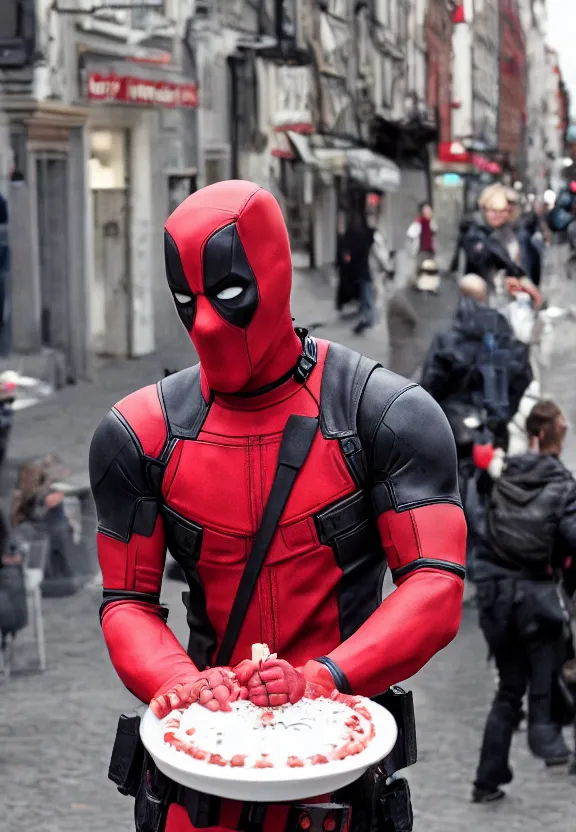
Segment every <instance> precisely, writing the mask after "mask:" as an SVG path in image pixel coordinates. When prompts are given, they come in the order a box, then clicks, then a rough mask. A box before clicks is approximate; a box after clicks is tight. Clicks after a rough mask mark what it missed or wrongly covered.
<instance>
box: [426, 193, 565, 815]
mask: <svg viewBox="0 0 576 832" xmlns="http://www.w3.org/2000/svg"><path fill="white" fill-rule="evenodd" d="M544 209H545V206H544V204H543V203H541V204H538V203H537V202H534V203H533V204H532V205H527V206H526V205H525V206H522V205H521V202H520V199H519V196H518V194H517V193H515V192H514V190H513V189H508V188H506V187H504V186H503V185H498V184H497V185H493V186H491V187H489V188H487V189H486V190H485V191H484V193H483V194H482V196H481V198H480V200H479V212H478V214H477V215H476V216H475V217H473V218H471V219H469V220H467V221H466V222H464V223H463V224H462V227H461V230H460V231H461V233H460V238H459V240H458V246H457V250H456V253H455V255H454V260H453V263H452V267H453V268H454V270H456V269H457V268H458V267H459V265H460V262H461V259H462V258H463V259H464V268H463V271H464V276H463V277H462V278H461V279H460V281H459V289H460V298H459V301H458V305H457V308H456V312H455V315H454V319H453V321H452V324H451V326H450V328H449V330H448V331H447V332H442V333H438V334H437V335H436V336H435V337H434V339H433V341H432V343H431V345H430V348H429V351H428V355H427V358H426V361H425V364H424V367H423V369H422V375H421V380H420V381H421V384H422V386H423V387H424V388H425V389H426V390H427V391H428V392H429V393H430V394H431V395H432V396H433V397H434V398H435V399H436V401H438V402H439V403H440V405H441V406H442V408H443V410H444V412H445V414H446V416H447V418H448V421H449V423H450V425H451V427H452V431H453V433H454V438H455V441H456V446H457V451H458V464H459V478H460V491H461V497H462V502H463V505H464V508H465V512H466V518H467V523H468V552H467V561H468V562H467V572H468V579H469V581H470V582H471V583H472V584H473V586H474V589H475V597H474V601H475V603H476V605H477V607H478V614H479V623H480V627H481V630H482V633H483V635H484V637H485V640H486V644H487V647H488V653H489V657H490V658H491V659H493V660H494V663H495V667H496V671H497V688H496V693H495V697H494V701H493V703H492V707H491V709H490V712H489V714H488V718H487V721H486V726H485V731H484V737H483V742H482V747H481V750H480V760H479V764H478V769H477V772H476V777H475V781H474V785H473V800H474V801H475V802H478V803H487V802H493V801H497V800H500V799H502V798H503V797H505V792H504V791H503V789H502V786H504V785H507V784H509V783H510V782H511V781H512V779H513V772H512V769H511V766H510V761H509V756H510V748H511V743H512V739H513V736H514V733H515V732H516V731H518V729H519V728H520V727H521V725H522V724H523V721H524V720H525V719H526V720H527V739H528V745H529V748H530V750H531V752H532V753H533V754H534V755H535V756H536V757H538V758H540V759H542V760H544V762H545V764H546V766H549V767H550V766H564V765H566V764H568V763H569V762H570V757H571V750H570V748H569V745H568V744H567V743H566V741H565V736H564V729H565V728H566V727H567V726H573V725H574V719H575V716H576V707H575V695H576V677H575V664H574V638H573V629H572V627H573V615H572V603H573V602H572V599H573V597H574V593H575V590H576V558H575V557H574V555H575V552H576V481H575V480H574V477H573V476H572V474H571V473H570V471H568V469H567V468H566V467H565V466H564V465H563V463H562V461H561V459H560V457H561V454H562V450H563V445H564V440H565V436H566V433H567V430H568V423H567V420H566V417H565V415H564V413H563V411H562V409H561V408H560V407H559V405H558V404H557V403H556V402H553V401H550V400H547V399H545V398H542V393H541V388H540V376H541V371H542V367H543V364H545V361H546V356H545V353H546V350H545V349H543V346H544V341H545V336H546V324H547V323H549V321H547V317H546V314H547V310H546V303H545V301H544V299H543V296H542V294H541V291H540V288H539V286H540V280H541V275H542V259H543V251H544V246H545V245H546V244H548V243H549V242H550V240H551V227H550V226H552V230H554V231H556V230H561V229H557V228H556V227H554V225H555V222H554V216H551V217H550V214H549V213H548V214H547V213H546V211H545V210H544ZM548 218H550V221H548ZM525 701H526V703H527V706H526V707H525V705H524V702H525ZM569 771H570V773H571V774H576V765H575V763H574V761H572V763H571V766H570V768H569Z"/></svg>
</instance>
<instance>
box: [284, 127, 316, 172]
mask: <svg viewBox="0 0 576 832" xmlns="http://www.w3.org/2000/svg"><path fill="white" fill-rule="evenodd" d="M286 135H287V136H288V138H289V139H290V141H291V142H292V144H293V145H294V148H295V150H296V152H297V154H298V156H299V157H300V159H301V161H302V162H304V164H305V165H308V166H309V167H311V168H317V167H318V158H317V157H316V155H315V154H314V151H313V150H312V148H311V147H310V139H309V138H308V136H305V135H303V134H302V133H294V132H293V131H292V130H287V131H286Z"/></svg>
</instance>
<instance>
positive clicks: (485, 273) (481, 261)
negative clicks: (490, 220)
mask: <svg viewBox="0 0 576 832" xmlns="http://www.w3.org/2000/svg"><path fill="white" fill-rule="evenodd" d="M462 247H463V249H464V251H465V253H466V271H467V272H468V273H471V274H477V275H480V277H483V278H484V280H486V281H487V282H489V283H492V280H493V276H494V273H495V272H497V271H501V270H504V271H505V272H506V276H507V277H524V276H525V274H526V270H525V269H524V268H522V266H519V265H518V263H515V262H514V261H513V260H512V258H511V257H510V255H509V254H508V252H507V251H506V248H505V247H504V246H503V245H502V243H501V242H500V240H498V239H497V238H496V237H495V236H494V235H493V233H492V229H491V228H490V227H489V226H487V225H485V224H484V223H478V222H473V223H471V224H470V225H469V227H468V230H467V232H466V233H465V234H464V237H463V239H462Z"/></svg>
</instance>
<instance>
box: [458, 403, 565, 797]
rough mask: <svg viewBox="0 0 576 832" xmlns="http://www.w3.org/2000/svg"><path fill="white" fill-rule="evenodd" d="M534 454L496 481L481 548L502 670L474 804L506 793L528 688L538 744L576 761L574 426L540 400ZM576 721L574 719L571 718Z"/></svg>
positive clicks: (559, 759)
mask: <svg viewBox="0 0 576 832" xmlns="http://www.w3.org/2000/svg"><path fill="white" fill-rule="evenodd" d="M526 427H527V431H528V434H529V436H530V452H529V453H526V454H521V455H519V456H515V457H511V458H510V460H509V461H508V465H507V467H506V469H505V471H504V472H503V474H502V476H501V477H500V479H499V480H497V481H496V483H495V485H494V488H493V491H492V494H491V497H490V504H489V507H488V515H487V524H486V530H485V535H484V540H483V543H482V544H481V545H480V547H479V548H478V550H477V552H476V586H477V592H478V608H479V616H480V627H481V628H482V632H483V634H484V636H485V638H486V641H487V642H488V646H489V648H490V652H491V654H492V655H493V657H494V659H495V662H496V667H497V669H498V674H499V684H498V690H497V692H496V696H495V699H494V702H493V704H492V708H491V710H490V713H489V715H488V719H487V722H486V728H485V731H484V740H483V743H482V751H481V754H480V762H479V765H478V769H477V772H476V780H475V783H474V792H473V800H474V801H475V802H479V803H480V802H482V803H484V802H490V801H493V800H498V799H500V798H502V797H504V796H505V795H504V792H503V791H502V790H501V788H500V786H501V785H503V784H506V783H510V782H511V780H512V770H511V768H510V766H509V762H508V757H509V753H510V745H511V742H512V736H513V734H514V730H515V728H516V727H517V725H518V723H519V719H520V714H521V708H522V698H523V696H524V694H525V692H526V689H527V688H528V703H529V709H528V744H529V747H530V750H531V751H532V753H533V754H534V755H535V756H537V757H540V758H542V759H544V760H545V761H546V763H547V765H560V764H564V763H566V762H568V757H569V752H568V748H567V747H566V745H565V743H564V740H563V738H562V729H561V725H562V723H563V721H564V720H565V719H566V709H565V708H564V707H563V706H564V703H563V701H561V700H562V697H561V695H560V693H559V691H560V690H561V687H560V685H559V683H558V679H559V674H560V672H561V668H562V664H563V662H564V660H565V658H566V655H565V647H566V612H565V609H564V605H563V603H562V601H561V596H560V594H559V591H558V587H557V584H556V581H555V578H556V577H557V576H558V575H559V574H561V573H562V570H563V568H564V565H565V563H567V557H566V556H567V554H568V553H571V552H574V550H575V548H576V481H575V480H574V478H573V477H572V475H571V474H570V472H569V471H568V470H567V469H566V468H565V467H564V465H563V464H562V463H561V462H560V459H559V456H560V454H561V452H562V447H563V444H564V438H565V435H566V429H567V425H566V420H565V418H564V415H563V413H562V411H561V410H560V408H559V407H558V406H557V405H556V404H554V402H550V401H540V402H538V403H537V404H536V405H535V406H534V408H533V409H532V411H531V413H530V415H529V417H528V419H527V423H526ZM568 716H569V714H568Z"/></svg>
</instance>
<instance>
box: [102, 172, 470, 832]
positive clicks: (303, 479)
mask: <svg viewBox="0 0 576 832" xmlns="http://www.w3.org/2000/svg"><path fill="white" fill-rule="evenodd" d="M165 253H166V268H167V275H168V283H169V287H170V290H171V291H172V294H173V296H174V301H175V304H176V308H177V311H178V313H179V315H180V318H181V320H182V322H183V323H184V325H185V327H186V329H187V330H188V332H189V333H190V337H191V339H192V341H193V343H194V345H195V347H196V350H197V352H198V355H199V357H200V364H199V365H196V366H195V367H192V368H191V369H188V370H183V371H182V372H180V373H176V374H175V375H172V376H170V377H168V378H166V379H164V380H163V381H162V382H160V383H159V384H158V385H156V386H151V387H147V388H144V389H142V390H139V391H137V392H136V393H133V394H132V395H130V396H128V397H127V398H126V399H124V400H123V401H121V402H120V403H119V404H117V405H116V407H115V408H113V409H112V411H111V412H110V413H109V414H108V416H107V417H106V418H105V419H104V421H103V423H102V424H101V425H100V427H99V428H98V430H97V432H96V434H95V437H94V440H93V444H92V449H91V458H90V474H91V480H92V488H93V492H94V496H95V500H96V505H97V509H98V519H99V534H98V541H99V556H100V563H101V567H102V573H103V580H104V603H103V607H102V627H103V632H104V637H105V639H106V643H107V645H108V649H109V651H110V656H111V659H112V662H113V664H114V666H115V668H116V670H117V672H118V675H119V676H120V678H121V679H122V681H123V682H124V684H125V685H126V686H127V687H128V688H129V690H131V691H132V692H133V693H134V694H135V695H136V696H137V697H138V698H139V699H141V700H142V701H143V702H146V703H148V702H150V701H151V700H152V699H153V698H154V697H157V698H158V699H157V701H162V696H163V695H165V694H168V693H169V692H170V691H172V690H173V689H174V688H176V690H181V688H179V685H186V684H188V683H192V684H195V683H196V682H197V680H198V678H199V673H198V671H199V670H203V669H204V668H206V667H207V666H209V665H211V663H212V659H213V657H214V655H215V653H216V650H217V647H218V645H219V640H220V639H221V637H222V634H223V632H224V629H225V627H226V624H227V620H228V616H229V614H230V609H231V606H232V601H233V598H234V595H235V592H236V590H237V587H238V584H239V581H240V577H241V575H242V571H243V568H244V565H245V563H246V558H247V554H248V552H249V551H250V547H251V540H252V539H253V537H254V534H255V532H256V530H257V528H258V526H259V522H260V520H261V516H262V511H263V506H264V504H265V501H266V499H267V496H268V492H269V490H270V487H271V483H272V480H273V477H274V472H275V466H276V460H277V455H278V449H279V443H280V438H281V435H282V431H283V429H284V427H285V425H286V422H287V419H288V417H289V416H290V415H291V414H300V415H304V416H312V417H316V418H318V419H319V427H318V430H317V433H316V435H315V438H314V442H313V445H312V449H311V452H310V455H309V457H308V459H307V461H306V462H305V464H304V467H303V469H302V471H301V472H300V474H299V475H298V478H297V480H296V483H295V487H294V489H293V491H292V494H291V496H290V498H289V500H288V504H287V506H286V509H285V511H284V514H283V516H282V520H281V523H280V527H279V529H278V530H277V532H276V535H275V538H274V541H273V543H272V546H271V548H270V550H269V552H268V555H267V559H266V563H265V566H264V569H263V571H262V574H261V575H260V578H259V583H258V587H257V590H256V592H255V594H254V596H253V598H252V602H251V606H250V609H249V611H248V614H247V617H246V619H245V622H244V626H243V628H242V632H241V636H240V639H239V642H238V644H237V646H236V650H235V654H234V659H233V662H232V664H235V663H237V662H240V661H242V660H243V659H245V658H246V657H248V656H250V648H251V645H252V644H253V643H255V642H264V643H266V644H268V645H269V647H270V650H271V651H273V652H276V653H278V655H279V657H280V658H281V659H283V660H286V661H287V662H289V663H290V665H291V666H293V667H304V671H303V673H304V676H305V678H306V679H307V680H308V681H313V682H316V683H317V684H320V685H321V686H322V685H323V686H325V687H326V689H328V690H329V689H330V688H331V687H332V686H336V687H337V688H338V689H340V690H341V691H343V692H353V693H357V694H362V695H365V696H373V695H375V694H378V693H380V692H382V691H384V690H386V689H387V688H388V687H389V686H391V685H393V684H396V683H398V682H400V681H401V680H403V679H407V678H408V677H410V676H412V675H413V674H414V673H416V671H418V670H419V669H420V668H421V667H422V666H423V665H424V664H425V663H426V662H427V661H428V660H429V659H430V658H431V657H432V656H433V655H434V654H435V653H436V652H438V650H441V649H442V648H443V647H445V646H446V645H447V644H448V643H449V642H450V641H451V640H452V639H453V638H454V636H455V635H456V633H457V631H458V626H459V622H460V615H461V603H462V592H463V576H464V569H463V564H464V557H465V537H466V527H465V522H464V518H463V512H462V508H461V505H460V501H459V496H458V488H457V475H456V452H455V447H454V441H453V438H452V433H451V431H450V428H449V426H448V423H447V421H446V419H445V417H444V415H443V413H442V411H441V410H440V408H439V407H438V405H437V404H436V403H435V402H434V401H433V400H432V399H431V398H430V396H428V394H427V393H425V392H424V391H423V390H422V389H421V388H420V387H419V386H418V385H416V384H414V383H412V382H410V381H407V380H406V379H403V378H401V377H399V376H397V375H394V374H393V373H391V372H389V371H387V370H385V369H383V368H381V367H379V366H378V365H376V364H375V363H374V362H371V361H369V360H368V359H366V358H364V357H362V356H360V355H358V354H356V353H354V352H352V351H351V350H348V349H346V348H344V347H342V346H340V345H338V344H331V343H329V342H327V341H313V340H312V339H311V338H309V337H308V336H307V335H306V334H305V333H304V332H303V331H302V330H299V331H295V330H294V328H293V325H292V319H291V315H290V306H289V301H290V287H291V272H292V264H291V257H290V248H289V243H288V236H287V232H286V227H285V224H284V221H283V218H282V214H281V212H280V209H279V207H278V204H277V203H276V201H275V200H274V198H273V197H272V196H271V195H270V194H269V193H267V192H266V191H265V190H263V189H261V188H259V187H258V186H257V185H254V184H252V183H249V182H242V181H232V182H222V183H219V184H217V185H212V186H210V187H208V188H205V189H203V190H200V191H198V192H197V193H195V194H193V195H192V196H190V197H188V198H187V199H186V200H185V201H184V202H183V203H182V205H180V206H179V208H177V209H176V211H175V212H174V213H173V214H172V215H171V217H170V218H169V219H168V221H167V223H166V235H165ZM167 546H168V548H169V550H170V552H171V554H172V555H173V556H174V557H175V559H176V560H177V561H178V562H179V564H180V565H181V567H182V569H183V570H184V572H185V574H186V578H187V581H188V584H189V589H190V593H189V597H188V603H187V608H188V623H189V626H190V645H189V650H188V652H187V651H186V650H185V649H184V648H183V647H182V646H181V645H180V643H179V642H178V641H177V640H176V638H175V637H174V636H173V635H172V633H171V631H170V630H169V628H168V627H167V625H166V616H165V613H164V611H163V609H162V607H161V606H160V588H161V583H162V575H163V570H164V561H165V553H166V547H167ZM386 564H387V565H388V566H389V568H390V569H391V570H392V575H393V578H394V581H395V583H396V584H397V587H398V589H397V591H396V592H393V593H392V594H391V595H390V596H389V597H387V598H386V599H385V600H384V601H382V597H381V588H382V579H383V576H384V572H385V569H386ZM218 672H219V671H218ZM218 685H219V680H218V679H216V680H215V681H214V682H213V683H210V685H209V688H210V690H212V689H214V690H216V689H217V687H218ZM220 690H221V688H220ZM214 695H216V694H214ZM211 696H212V694H210V696H208V698H210V697H211ZM224 698H225V697H224ZM175 701H176V700H175ZM214 707H217V705H214ZM238 811H239V809H238V807H235V806H232V805H230V804H229V803H227V802H223V803H222V805H221V807H220V815H219V817H218V818H214V817H213V818H212V819H209V820H207V821H206V824H205V825H208V826H209V825H211V824H213V825H215V826H216V825H220V826H222V827H224V828H231V829H234V828H236V824H237V822H238ZM278 824H279V821H275V825H272V826H270V825H268V828H269V829H270V830H271V832H272V830H274V832H278V831H279V829H281V825H278ZM166 828H167V830H168V832H175V830H178V832H181V831H182V832H183V830H189V829H191V828H192V826H191V824H190V823H189V821H188V815H187V813H186V810H185V809H184V808H183V807H182V806H177V805H174V806H172V807H171V810H170V814H169V818H168V825H167V827H166ZM264 829H265V830H266V829H267V826H266V824H265V826H264Z"/></svg>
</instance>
